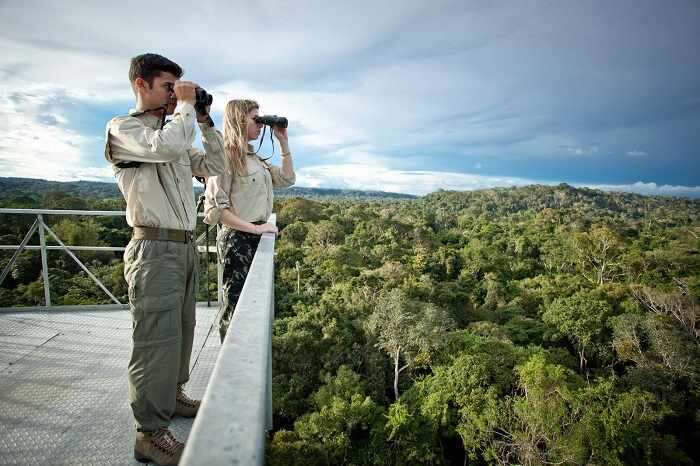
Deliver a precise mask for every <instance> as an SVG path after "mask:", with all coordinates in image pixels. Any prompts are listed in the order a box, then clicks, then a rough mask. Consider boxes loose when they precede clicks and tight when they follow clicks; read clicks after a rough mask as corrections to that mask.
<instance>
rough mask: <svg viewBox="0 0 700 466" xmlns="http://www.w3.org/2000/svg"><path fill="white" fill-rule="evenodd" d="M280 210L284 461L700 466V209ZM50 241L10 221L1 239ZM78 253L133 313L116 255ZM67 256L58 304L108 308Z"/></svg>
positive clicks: (69, 238)
mask: <svg viewBox="0 0 700 466" xmlns="http://www.w3.org/2000/svg"><path fill="white" fill-rule="evenodd" d="M1 196H2V200H1V205H2V206H4V207H39V206H41V207H45V208H64V209H65V208H88V209H99V210H112V209H115V210H116V209H122V208H123V203H122V202H123V201H122V200H121V199H120V198H90V197H88V196H84V195H83V196H79V195H76V194H71V193H70V192H67V191H65V190H64V191H57V190H47V191H45V192H37V191H33V192H18V191H14V192H13V193H11V194H10V193H9V192H5V193H3V194H2V195H1ZM275 211H276V212H277V213H278V224H279V226H280V228H281V233H280V237H279V239H278V242H277V256H276V263H275V267H276V281H275V286H276V290H275V293H276V319H275V322H274V336H273V402H274V424H275V432H273V433H271V434H270V440H269V443H268V449H267V460H268V464H271V465H340V464H347V465H375V464H376V465H385V464H386V465H412V464H416V465H426V464H428V465H464V464H470V465H486V464H500V465H509V464H520V465H547V464H567V465H692V464H696V463H698V462H699V461H700V390H699V387H700V386H699V385H698V378H699V377H700V358H699V357H698V356H700V351H699V349H700V348H699V336H700V330H699V329H698V322H697V321H698V316H699V314H700V302H699V297H700V238H699V236H700V201H697V200H689V199H678V198H660V197H658V198H657V197H654V198H651V197H644V196H639V195H633V194H624V193H603V192H600V191H596V190H590V189H575V188H572V187H570V186H567V185H560V186H556V187H545V186H528V187H522V188H508V189H490V190H483V191H474V192H447V191H440V192H436V193H433V194H430V195H427V196H424V197H421V198H417V199H387V198H377V199H373V198H368V199H356V198H345V197H342V196H341V197H330V196H328V197H325V198H322V199H309V198H302V197H287V198H280V199H277V200H276V206H275ZM48 221H49V224H50V225H52V228H53V229H54V231H56V232H57V234H58V235H59V237H61V238H62V239H63V240H64V241H65V242H66V243H67V244H90V245H116V246H120V245H124V244H125V243H126V241H127V240H128V236H129V232H128V229H127V228H126V225H125V224H124V219H123V218H122V217H94V218H88V219H86V218H73V217H55V218H51V216H49V219H48ZM30 223H31V221H30V218H29V217H28V216H27V218H26V219H21V218H18V216H8V215H3V216H2V221H1V222H0V229H1V230H0V236H1V237H2V243H3V244H18V243H19V241H20V240H21V238H22V235H23V233H24V232H26V230H27V229H28V227H29V225H30ZM9 255H10V252H8V251H3V252H2V255H1V256H0V265H2V264H4V263H5V262H6V261H7V259H8V258H9ZM78 255H79V256H80V257H81V258H82V259H84V260H85V261H86V263H88V265H89V267H90V268H91V270H93V271H94V272H95V273H96V274H97V275H98V276H99V277H101V279H103V281H104V282H105V284H107V286H108V287H110V289H111V290H112V291H113V292H114V293H115V295H117V296H119V297H121V298H120V299H122V298H123V299H124V300H125V298H126V297H125V294H126V290H125V284H124V282H123V278H122V276H121V273H122V265H121V262H120V260H119V255H118V253H117V254H114V253H89V252H81V253H78ZM38 256H39V255H38V253H32V252H27V253H25V254H23V255H22V256H21V258H20V261H18V263H17V264H16V265H15V266H14V267H13V269H12V271H11V274H10V276H8V278H7V279H6V280H5V283H3V284H2V287H1V288H0V306H8V305H31V304H40V303H41V302H42V299H43V288H42V284H41V279H40V272H39V271H40V260H39V257H38ZM49 258H50V261H49V269H50V274H49V275H50V280H51V289H52V293H54V292H55V295H56V299H55V300H56V302H57V304H78V303H87V302H108V300H107V299H106V297H105V296H104V295H103V294H101V292H100V291H99V289H97V288H96V287H95V286H94V285H92V283H90V279H89V278H88V277H87V276H85V275H84V274H83V273H82V272H81V271H80V269H79V268H78V267H77V265H75V264H74V263H72V261H71V259H70V258H68V257H67V256H66V255H65V254H63V253H60V252H52V253H50V254H49ZM211 266H212V267H213V264H212V265H211ZM214 276H215V274H212V278H213V277H214ZM201 282H202V290H201V294H200V299H201V298H202V297H203V296H204V295H205V294H206V286H207V284H206V281H205V280H202V281H201ZM209 286H210V287H211V289H212V290H213V289H214V287H215V284H214V283H209ZM54 290H55V291H54Z"/></svg>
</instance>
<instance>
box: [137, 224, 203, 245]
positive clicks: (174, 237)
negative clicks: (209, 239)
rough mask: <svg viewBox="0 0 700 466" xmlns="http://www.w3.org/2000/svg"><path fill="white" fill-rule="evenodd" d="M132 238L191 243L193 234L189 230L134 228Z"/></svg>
mask: <svg viewBox="0 0 700 466" xmlns="http://www.w3.org/2000/svg"><path fill="white" fill-rule="evenodd" d="M132 238H133V239H150V240H155V241H175V242H178V243H191V242H193V241H194V232H192V231H189V230H171V229H170V228H150V227H134V235H133V236H132Z"/></svg>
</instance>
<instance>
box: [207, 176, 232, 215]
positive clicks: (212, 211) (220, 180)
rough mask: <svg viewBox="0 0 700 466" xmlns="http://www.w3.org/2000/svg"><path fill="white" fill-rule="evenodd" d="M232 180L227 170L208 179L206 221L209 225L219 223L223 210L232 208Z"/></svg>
mask: <svg viewBox="0 0 700 466" xmlns="http://www.w3.org/2000/svg"><path fill="white" fill-rule="evenodd" d="M231 181H232V180H231V175H230V174H229V173H228V172H227V171H224V173H222V174H221V175H217V176H212V177H209V178H208V179H207V189H206V191H205V192H204V223H206V224H207V225H216V224H218V223H219V222H220V220H221V212H222V211H223V210H224V209H230V208H231V199H230V196H229V194H230V193H229V190H230V187H231Z"/></svg>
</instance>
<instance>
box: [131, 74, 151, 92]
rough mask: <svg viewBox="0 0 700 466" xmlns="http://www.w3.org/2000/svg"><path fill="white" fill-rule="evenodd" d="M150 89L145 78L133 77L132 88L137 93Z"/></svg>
mask: <svg viewBox="0 0 700 466" xmlns="http://www.w3.org/2000/svg"><path fill="white" fill-rule="evenodd" d="M150 89H151V86H149V85H148V81H146V80H145V79H143V78H141V77H139V78H136V79H134V90H135V91H136V93H137V94H138V92H139V91H148V90H150Z"/></svg>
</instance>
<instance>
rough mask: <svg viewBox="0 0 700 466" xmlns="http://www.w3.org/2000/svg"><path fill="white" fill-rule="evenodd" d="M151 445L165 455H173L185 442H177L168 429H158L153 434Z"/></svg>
mask: <svg viewBox="0 0 700 466" xmlns="http://www.w3.org/2000/svg"><path fill="white" fill-rule="evenodd" d="M152 439H153V445H154V446H155V447H156V448H157V449H159V450H160V451H162V452H163V453H165V454H167V455H171V456H174V455H176V454H177V453H178V451H179V450H180V449H182V448H184V446H185V444H184V443H181V442H178V441H177V439H176V438H175V437H174V436H173V434H172V432H170V430H168V429H164V428H161V429H158V430H157V431H156V432H155V433H154V434H153V437H152Z"/></svg>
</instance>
